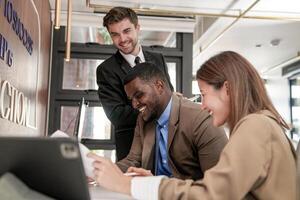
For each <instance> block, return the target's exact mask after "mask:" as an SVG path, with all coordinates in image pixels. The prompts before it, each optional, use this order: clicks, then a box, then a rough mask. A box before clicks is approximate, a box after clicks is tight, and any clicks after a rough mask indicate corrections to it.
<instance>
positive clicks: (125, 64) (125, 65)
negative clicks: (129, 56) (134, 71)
mask: <svg viewBox="0 0 300 200" xmlns="http://www.w3.org/2000/svg"><path fill="white" fill-rule="evenodd" d="M115 56H116V60H117V61H118V63H119V64H120V67H121V69H122V70H123V71H124V72H125V74H127V73H128V72H129V70H131V67H130V65H129V63H128V62H127V61H126V60H125V58H124V57H123V56H122V54H121V53H120V52H119V51H117V52H116V54H115Z"/></svg>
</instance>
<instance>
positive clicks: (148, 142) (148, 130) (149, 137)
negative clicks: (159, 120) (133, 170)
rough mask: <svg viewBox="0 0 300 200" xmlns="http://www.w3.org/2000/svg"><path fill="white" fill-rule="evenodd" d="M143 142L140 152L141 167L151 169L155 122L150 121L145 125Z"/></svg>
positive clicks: (152, 164)
mask: <svg viewBox="0 0 300 200" xmlns="http://www.w3.org/2000/svg"><path fill="white" fill-rule="evenodd" d="M144 137H145V138H144V144H143V153H142V163H143V166H142V167H143V168H146V169H152V168H153V166H154V151H155V123H154V122H151V123H149V124H147V125H146V126H145V130H144Z"/></svg>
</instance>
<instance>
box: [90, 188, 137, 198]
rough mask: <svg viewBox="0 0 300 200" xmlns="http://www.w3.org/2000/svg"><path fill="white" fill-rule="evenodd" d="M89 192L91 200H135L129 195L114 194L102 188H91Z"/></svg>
mask: <svg viewBox="0 0 300 200" xmlns="http://www.w3.org/2000/svg"><path fill="white" fill-rule="evenodd" d="M89 191H90V196H91V200H104V199H105V200H109V199H113V200H116V199H117V200H133V198H132V197H130V196H128V195H125V194H121V193H117V192H112V191H109V190H106V189H104V188H102V187H100V186H90V187H89Z"/></svg>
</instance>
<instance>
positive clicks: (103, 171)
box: [87, 153, 132, 195]
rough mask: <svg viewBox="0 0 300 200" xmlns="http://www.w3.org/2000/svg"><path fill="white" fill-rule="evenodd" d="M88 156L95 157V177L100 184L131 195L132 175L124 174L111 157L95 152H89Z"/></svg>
mask: <svg viewBox="0 0 300 200" xmlns="http://www.w3.org/2000/svg"><path fill="white" fill-rule="evenodd" d="M87 156H88V157H89V158H93V159H94V162H93V167H94V171H93V173H94V176H95V177H94V179H95V180H96V181H97V183H98V184H99V185H101V186H102V187H104V188H106V189H109V190H112V191H115V192H121V193H125V194H128V195H131V194H130V189H131V188H130V187H131V179H132V178H131V177H128V176H124V175H123V173H122V172H121V170H120V169H119V168H118V167H117V166H116V165H115V164H114V163H112V162H111V160H109V159H106V158H104V157H101V156H98V155H96V154H94V153H89V154H88V155H87Z"/></svg>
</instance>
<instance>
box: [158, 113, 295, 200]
mask: <svg viewBox="0 0 300 200" xmlns="http://www.w3.org/2000/svg"><path fill="white" fill-rule="evenodd" d="M174 191H176V193H175V192H174ZM159 199H201V200H202V199H203V200H207V199H213V200H219V199H220V200H240V199H264V200H277V199H278V200H283V199H286V200H287V199H288V200H294V199H296V162H295V157H294V149H293V147H292V146H291V144H290V143H289V141H288V139H287V137H286V136H285V134H284V133H283V131H282V129H281V127H280V126H279V125H278V123H277V122H276V121H275V120H274V117H273V115H272V114H271V113H270V112H269V111H262V112H261V113H258V114H250V115H248V116H246V117H245V118H243V119H242V120H240V121H239V122H238V124H237V125H236V126H235V128H234V130H233V134H232V135H231V136H230V139H229V142H228V144H227V145H226V147H225V148H224V150H223V152H222V153H221V157H220V160H219V162H218V164H217V165H216V166H215V167H213V168H211V169H210V170H208V171H206V173H205V175H204V178H203V180H200V181H195V182H193V181H192V180H187V181H180V180H176V179H163V180H162V182H161V184H160V188H159Z"/></svg>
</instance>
